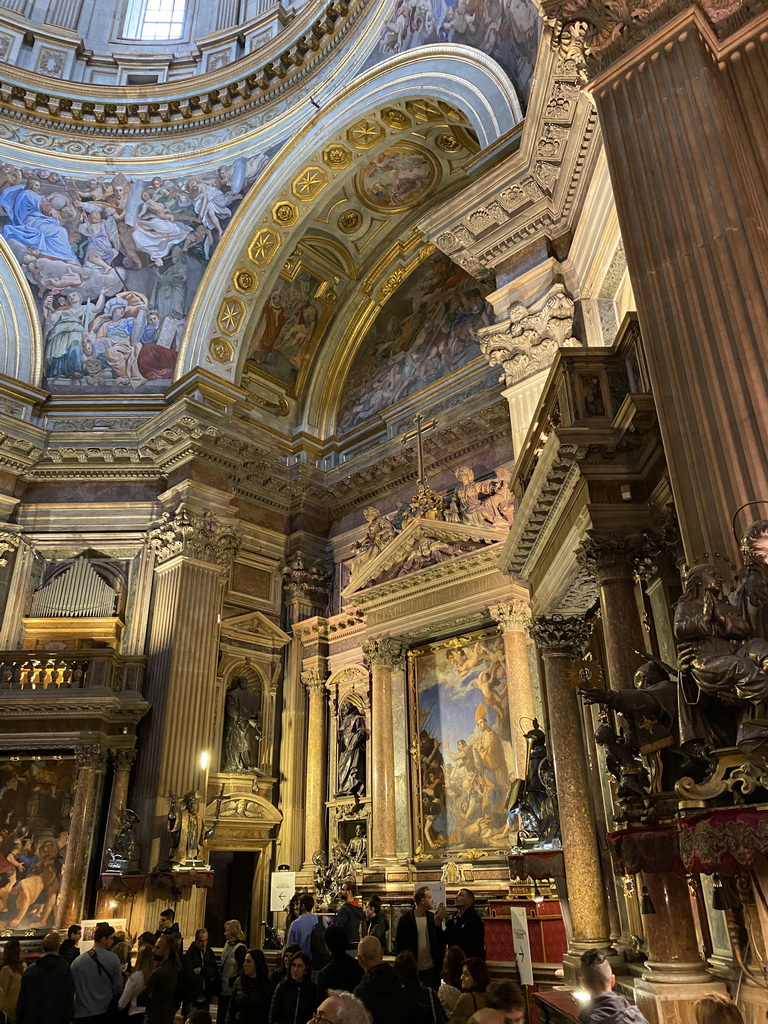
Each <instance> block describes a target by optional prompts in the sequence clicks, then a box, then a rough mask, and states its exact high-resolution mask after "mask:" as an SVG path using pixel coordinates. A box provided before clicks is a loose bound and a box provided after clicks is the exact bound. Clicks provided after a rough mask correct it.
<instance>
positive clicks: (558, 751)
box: [531, 616, 610, 954]
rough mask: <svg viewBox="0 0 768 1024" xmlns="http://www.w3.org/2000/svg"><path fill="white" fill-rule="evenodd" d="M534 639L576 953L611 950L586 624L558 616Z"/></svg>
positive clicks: (541, 625) (537, 628)
mask: <svg viewBox="0 0 768 1024" xmlns="http://www.w3.org/2000/svg"><path fill="white" fill-rule="evenodd" d="M531 636H532V637H533V639H534V641H535V642H536V645H537V647H538V648H539V649H540V650H541V652H542V655H543V659H544V675H545V679H546V687H547V705H548V707H549V725H550V741H551V745H552V756H553V759H554V763H555V775H556V779H557V795H558V807H559V810H560V829H561V832H562V838H563V858H564V861H565V875H566V880H567V882H568V903H569V905H570V911H571V920H572V923H573V939H572V944H571V945H572V948H571V951H572V952H573V953H574V954H575V953H578V952H579V951H581V950H583V949H586V948H591V947H595V946H596V947H599V948H607V947H608V946H609V945H610V940H609V934H610V925H609V921H608V912H607V909H606V906H605V902H604V898H603V880H602V875H601V872H600V858H599V854H598V849H597V838H596V835H595V825H594V821H595V817H594V812H593V809H592V804H591V801H590V798H589V792H590V782H589V772H588V768H587V761H586V756H585V752H584V740H583V737H582V731H581V714H580V709H579V704H578V697H577V690H576V687H575V686H574V685H573V683H572V681H571V678H572V675H573V660H574V657H575V656H578V655H580V654H582V653H583V651H584V649H585V648H586V643H587V636H588V633H587V630H586V629H585V626H584V622H583V621H582V620H580V619H575V618H563V617H560V616H552V617H549V618H540V619H536V620H535V621H534V623H533V625H532V626H531Z"/></svg>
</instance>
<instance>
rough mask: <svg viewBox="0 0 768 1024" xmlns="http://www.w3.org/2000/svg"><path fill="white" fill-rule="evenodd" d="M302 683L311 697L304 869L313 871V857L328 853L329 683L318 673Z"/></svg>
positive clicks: (309, 674) (306, 676)
mask: <svg viewBox="0 0 768 1024" xmlns="http://www.w3.org/2000/svg"><path fill="white" fill-rule="evenodd" d="M301 681H302V683H303V684H304V686H305V687H306V689H307V694H308V695H309V712H308V714H307V738H306V750H307V789H306V811H305V819H304V820H305V830H304V866H305V867H306V868H311V867H312V856H313V854H315V853H317V852H318V850H325V794H326V788H327V776H328V755H327V750H328V739H327V736H326V731H327V729H326V716H325V697H326V691H325V680H324V678H323V676H322V675H321V674H320V672H318V671H316V670H313V671H310V672H302V674H301Z"/></svg>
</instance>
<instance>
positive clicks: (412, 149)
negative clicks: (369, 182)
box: [352, 142, 442, 214]
mask: <svg viewBox="0 0 768 1024" xmlns="http://www.w3.org/2000/svg"><path fill="white" fill-rule="evenodd" d="M390 152H396V153H410V154H415V155H417V156H420V157H422V158H423V159H424V161H425V162H426V163H427V164H428V166H429V169H430V172H431V174H430V178H429V181H428V183H427V185H426V187H425V188H424V189H422V191H421V192H417V193H416V194H415V195H414V196H413V198H412V199H410V200H409V201H408V202H405V203H400V205H398V206H384V205H382V204H381V203H377V202H376V201H375V200H374V199H372V198H371V197H370V196H369V195H368V194H367V193H366V192H364V191H363V188H362V185H361V180H362V176H363V175H364V174H365V172H366V170H367V169H368V168H369V167H370V166H371V164H370V163H368V164H366V166H365V167H361V168H360V170H359V171H358V172H357V174H356V175H355V177H354V179H353V182H352V187H353V189H354V192H355V195H356V196H357V198H358V199H359V200H360V202H361V203H362V204H363V206H366V207H367V208H368V209H369V210H374V211H375V212H376V213H384V214H393V213H404V212H405V211H406V210H410V209H412V208H413V207H414V206H416V205H418V204H421V203H423V202H425V201H426V200H427V199H428V198H429V197H430V196H431V195H432V193H433V192H434V191H435V189H436V188H437V187H438V185H439V184H440V180H441V178H442V168H441V165H440V162H439V160H437V159H436V158H435V157H434V156H433V155H432V154H431V153H430V152H429V150H428V149H424V148H423V147H422V146H417V145H416V144H415V143H413V142H396V143H394V144H392V145H389V146H384V147H382V149H381V151H380V153H378V156H381V155H382V154H383V153H390Z"/></svg>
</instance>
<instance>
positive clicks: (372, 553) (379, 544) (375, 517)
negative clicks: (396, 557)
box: [352, 506, 397, 574]
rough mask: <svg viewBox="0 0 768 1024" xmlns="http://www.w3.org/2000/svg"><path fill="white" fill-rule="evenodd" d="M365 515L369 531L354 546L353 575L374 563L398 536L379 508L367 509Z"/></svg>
mask: <svg viewBox="0 0 768 1024" xmlns="http://www.w3.org/2000/svg"><path fill="white" fill-rule="evenodd" d="M363 515H364V516H365V519H366V521H367V523H368V530H367V532H366V534H365V537H363V539H362V540H359V541H355V543H354V544H353V545H352V558H353V561H352V573H353V574H354V573H356V572H359V570H360V569H361V568H362V567H363V566H364V565H365V564H366V563H367V562H370V561H372V560H373V559H374V558H375V557H376V555H378V554H379V552H380V551H383V550H384V548H385V547H386V546H387V544H389V542H390V541H391V540H394V539H395V537H396V536H397V530H396V529H395V528H394V526H393V525H392V523H390V521H389V520H388V519H386V518H385V517H384V516H383V515H382V514H381V512H379V510H378V509H377V508H373V506H371V507H370V508H366V509H364V510H363Z"/></svg>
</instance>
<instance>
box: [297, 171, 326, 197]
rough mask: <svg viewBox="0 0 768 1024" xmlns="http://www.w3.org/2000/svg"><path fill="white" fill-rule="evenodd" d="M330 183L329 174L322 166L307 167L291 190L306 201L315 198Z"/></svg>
mask: <svg viewBox="0 0 768 1024" xmlns="http://www.w3.org/2000/svg"><path fill="white" fill-rule="evenodd" d="M327 184H328V175H327V174H326V173H325V171H324V170H323V169H322V167H306V168H305V169H304V170H303V171H302V172H301V174H300V175H299V176H298V178H296V180H295V181H294V182H293V184H292V185H291V192H293V194H294V195H295V196H296V198H297V199H301V200H303V201H304V202H305V203H306V202H308V201H309V200H310V199H314V198H315V196H316V195H317V194H318V192H321V191H322V190H323V189H324V188H325V186H326V185H327Z"/></svg>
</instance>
